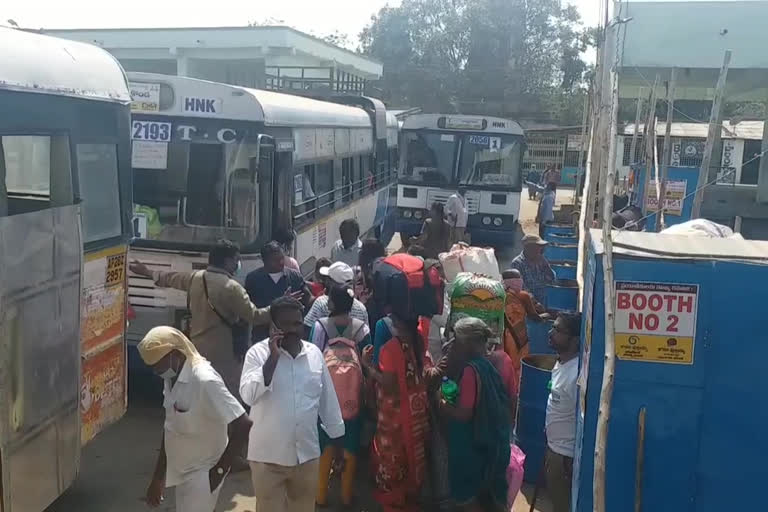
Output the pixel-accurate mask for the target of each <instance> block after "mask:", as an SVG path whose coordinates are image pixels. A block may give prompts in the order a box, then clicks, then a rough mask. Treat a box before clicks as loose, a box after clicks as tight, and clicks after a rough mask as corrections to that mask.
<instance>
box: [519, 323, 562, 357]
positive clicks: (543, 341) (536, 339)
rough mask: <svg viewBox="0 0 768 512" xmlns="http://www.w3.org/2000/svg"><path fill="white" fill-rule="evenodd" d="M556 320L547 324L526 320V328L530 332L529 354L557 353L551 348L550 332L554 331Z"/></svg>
mask: <svg viewBox="0 0 768 512" xmlns="http://www.w3.org/2000/svg"><path fill="white" fill-rule="evenodd" d="M554 323H555V321H554V320H547V321H545V322H536V321H534V320H530V319H528V318H526V319H525V328H526V331H527V332H528V353H529V354H554V353H555V351H554V350H552V347H550V346H549V331H550V330H552V325H553V324H554Z"/></svg>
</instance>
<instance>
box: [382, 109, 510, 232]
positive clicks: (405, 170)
mask: <svg viewBox="0 0 768 512" xmlns="http://www.w3.org/2000/svg"><path fill="white" fill-rule="evenodd" d="M400 141H401V142H400V173H399V178H398V185H397V209H398V212H397V229H398V231H400V235H401V236H414V235H417V234H419V233H420V231H421V226H422V223H423V222H424V218H425V217H426V215H427V214H428V211H429V208H430V206H431V205H432V203H434V202H440V203H445V202H446V201H447V200H448V198H449V197H450V196H451V194H453V193H454V192H456V190H457V189H458V187H459V186H461V187H465V188H466V189H467V193H466V196H465V197H466V199H467V207H468V210H469V220H468V222H467V231H468V232H469V233H470V236H472V237H473V240H478V239H480V240H483V241H487V242H489V243H498V244H504V243H510V244H511V243H512V235H513V234H514V232H515V229H516V225H517V221H518V216H519V214H520V191H521V185H522V177H521V168H522V159H523V154H524V153H525V137H524V134H523V129H522V128H521V127H520V125H519V124H518V123H516V122H515V121H511V120H509V119H501V118H498V117H489V116H475V115H453V114H419V115H413V116H410V117H407V118H406V119H405V121H404V122H403V124H402V127H401V133H400Z"/></svg>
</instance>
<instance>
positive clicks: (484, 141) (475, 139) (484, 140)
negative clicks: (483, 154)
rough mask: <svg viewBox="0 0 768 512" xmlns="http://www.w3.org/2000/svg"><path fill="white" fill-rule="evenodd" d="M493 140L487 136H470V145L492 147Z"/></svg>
mask: <svg viewBox="0 0 768 512" xmlns="http://www.w3.org/2000/svg"><path fill="white" fill-rule="evenodd" d="M490 140H491V138H490V137H489V136H487V135H470V136H469V143H470V144H475V145H477V146H488V145H490Z"/></svg>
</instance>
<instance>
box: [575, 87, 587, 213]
mask: <svg viewBox="0 0 768 512" xmlns="http://www.w3.org/2000/svg"><path fill="white" fill-rule="evenodd" d="M588 120H589V92H587V94H586V96H584V112H582V114H581V143H580V144H579V167H578V168H577V170H576V191H575V192H574V194H573V203H574V204H578V202H579V201H578V199H579V196H581V189H580V188H579V182H580V181H581V175H582V173H583V172H584V146H585V144H586V142H587V133H588V132H587V121H588Z"/></svg>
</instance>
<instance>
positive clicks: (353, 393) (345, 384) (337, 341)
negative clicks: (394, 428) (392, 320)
mask: <svg viewBox="0 0 768 512" xmlns="http://www.w3.org/2000/svg"><path fill="white" fill-rule="evenodd" d="M318 323H319V324H320V327H322V329H323V331H324V333H325V339H326V340H327V341H326V343H325V345H324V346H323V355H324V356H325V364H326V366H328V373H330V374H331V380H332V381H333V387H334V389H335V390H336V397H337V398H338V399H339V407H341V417H342V418H343V419H344V420H345V421H346V420H352V419H355V418H357V416H358V415H359V414H360V408H361V401H362V392H363V367H362V365H361V364H360V357H359V356H358V354H357V343H358V342H359V341H360V340H358V337H359V336H360V335H361V333H362V331H363V327H365V323H363V321H362V320H358V319H356V318H353V319H352V323H350V324H349V326H348V327H347V329H348V332H349V333H351V336H349V337H346V336H339V331H338V329H337V328H336V325H335V324H334V323H333V322H332V321H330V319H329V318H323V319H321V320H318Z"/></svg>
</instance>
